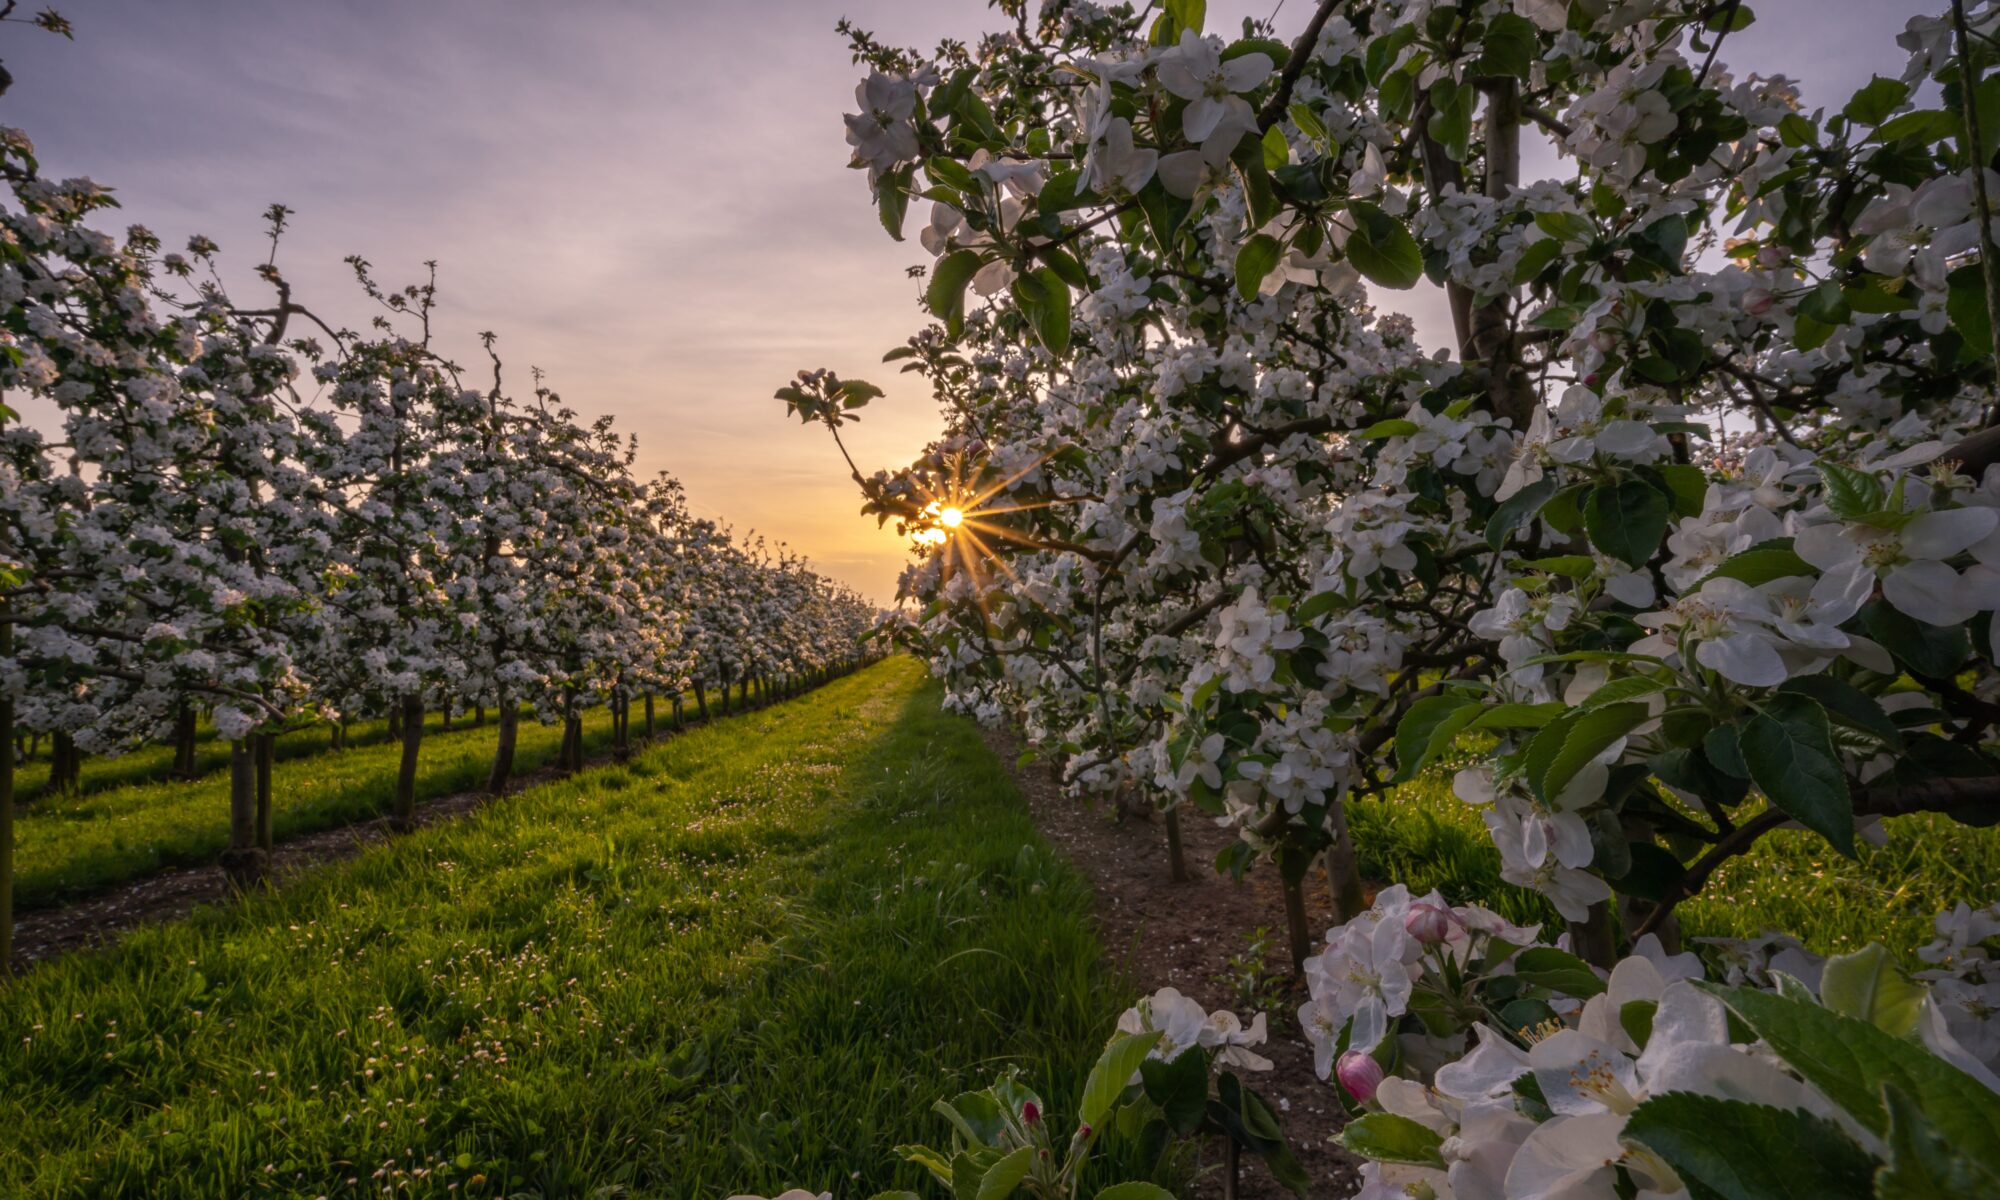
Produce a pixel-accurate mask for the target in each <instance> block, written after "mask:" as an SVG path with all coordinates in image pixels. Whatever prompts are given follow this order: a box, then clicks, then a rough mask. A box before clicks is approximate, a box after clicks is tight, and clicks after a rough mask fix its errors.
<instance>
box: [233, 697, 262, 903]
mask: <svg viewBox="0 0 2000 1200" xmlns="http://www.w3.org/2000/svg"><path fill="white" fill-rule="evenodd" d="M254 736H255V735H252V737H253V738H254ZM269 864H270V859H269V858H268V857H267V856H266V855H265V853H264V851H263V849H262V848H261V847H259V846H258V845H257V752H256V749H255V747H254V746H253V745H252V739H251V738H237V739H236V740H235V741H232V742H230V743H229V848H228V849H227V850H225V851H223V852H222V874H223V876H224V878H226V879H228V881H229V886H230V887H232V888H234V889H236V890H237V891H239V892H240V891H244V890H246V889H248V888H250V887H252V886H254V885H255V884H257V883H258V882H260V881H262V880H263V878H264V872H265V870H266V868H267V867H268V866H269Z"/></svg>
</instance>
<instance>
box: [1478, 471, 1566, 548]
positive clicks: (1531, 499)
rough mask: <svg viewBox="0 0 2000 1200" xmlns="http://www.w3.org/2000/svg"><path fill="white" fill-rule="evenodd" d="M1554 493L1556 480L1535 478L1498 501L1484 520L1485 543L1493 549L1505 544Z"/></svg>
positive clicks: (1530, 519) (1540, 509) (1533, 516)
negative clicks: (1497, 505) (1491, 512)
mask: <svg viewBox="0 0 2000 1200" xmlns="http://www.w3.org/2000/svg"><path fill="white" fill-rule="evenodd" d="M1555 494H1556V481H1555V480H1553V479H1537V480H1536V481H1535V482H1533V483H1531V484H1529V485H1528V486H1527V487H1524V488H1522V489H1521V490H1520V491H1518V492H1515V493H1514V494H1513V495H1511V496H1509V497H1507V498H1506V499H1505V500H1503V501H1501V502H1500V507H1498V508H1496V509H1494V510H1493V515H1492V516H1491V517H1488V518H1487V520H1486V544H1487V545H1489V546H1491V547H1493V548H1494V549H1495V550H1498V549H1500V547H1502V546H1504V545H1506V544H1507V539H1508V538H1511V537H1513V536H1514V531H1515V530H1517V529H1519V528H1520V527H1521V526H1523V525H1526V524H1527V523H1528V522H1529V521H1532V520H1533V519H1534V518H1535V514H1536V513H1539V512H1541V511H1542V505H1544V504H1547V503H1548V502H1549V498H1550V497H1551V496H1554V495H1555Z"/></svg>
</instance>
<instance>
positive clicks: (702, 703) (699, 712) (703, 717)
mask: <svg viewBox="0 0 2000 1200" xmlns="http://www.w3.org/2000/svg"><path fill="white" fill-rule="evenodd" d="M707 691H708V689H706V688H704V687H702V685H700V684H699V683H697V684H695V685H694V707H695V713H696V719H697V720H700V721H707V720H708V695H707Z"/></svg>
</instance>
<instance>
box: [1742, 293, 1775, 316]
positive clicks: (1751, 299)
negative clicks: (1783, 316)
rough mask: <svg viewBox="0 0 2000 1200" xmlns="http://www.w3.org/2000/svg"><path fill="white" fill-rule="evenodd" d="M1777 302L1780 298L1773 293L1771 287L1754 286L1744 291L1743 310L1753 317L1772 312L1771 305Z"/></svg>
mask: <svg viewBox="0 0 2000 1200" xmlns="http://www.w3.org/2000/svg"><path fill="white" fill-rule="evenodd" d="M1777 302H1778V298H1777V297H1776V296H1774V295H1772V294H1771V289H1770V288H1762V287H1753V288H1751V289H1750V290H1749V291H1747V292H1745V293H1743V311H1744V312H1746V313H1749V314H1750V315H1751V316H1753V317H1761V316H1763V315H1764V314H1765V313H1767V312H1770V311H1771V306H1772V305H1773V304H1776V303H1777Z"/></svg>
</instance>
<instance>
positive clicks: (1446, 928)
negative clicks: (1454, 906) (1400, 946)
mask: <svg viewBox="0 0 2000 1200" xmlns="http://www.w3.org/2000/svg"><path fill="white" fill-rule="evenodd" d="M1456 924H1458V916H1457V914H1455V913H1453V912H1452V911H1451V910H1450V909H1448V908H1441V907H1439V906H1438V905H1435V904H1412V905H1410V911H1409V912H1407V913H1404V914H1403V932H1404V933H1407V934H1409V935H1410V936H1411V937H1413V938H1415V939H1417V940H1418V941H1420V942H1422V943H1423V944H1424V945H1426V946H1435V945H1437V944H1438V943H1439V942H1442V941H1444V940H1445V939H1446V938H1448V937H1450V936H1451V927H1452V926H1454V925H1456Z"/></svg>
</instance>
